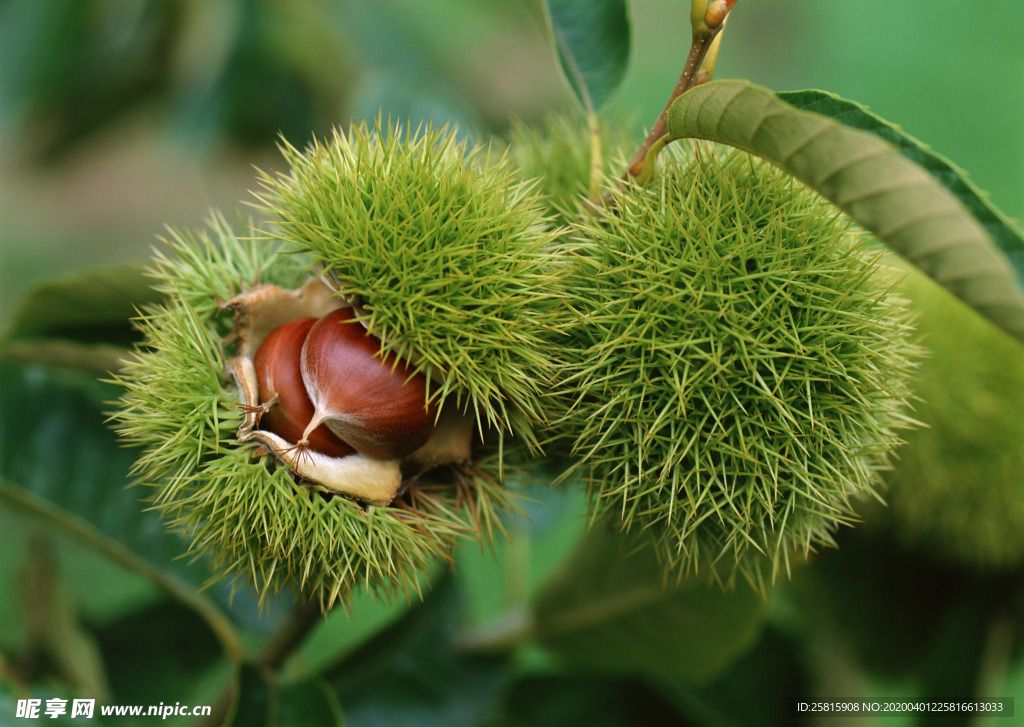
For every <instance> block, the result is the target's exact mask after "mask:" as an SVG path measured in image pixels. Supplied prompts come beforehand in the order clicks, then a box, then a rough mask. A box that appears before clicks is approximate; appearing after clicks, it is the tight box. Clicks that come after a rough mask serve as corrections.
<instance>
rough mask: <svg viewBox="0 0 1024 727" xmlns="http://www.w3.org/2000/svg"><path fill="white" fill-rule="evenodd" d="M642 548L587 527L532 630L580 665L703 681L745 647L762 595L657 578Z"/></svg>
mask: <svg viewBox="0 0 1024 727" xmlns="http://www.w3.org/2000/svg"><path fill="white" fill-rule="evenodd" d="M663 579H664V576H663V574H662V569H661V566H660V564H659V563H658V562H657V559H656V557H655V555H654V552H653V549H651V548H649V547H642V548H637V547H636V543H635V542H633V541H631V540H629V539H628V538H626V537H625V536H621V535H618V534H616V533H612V532H609V531H606V530H604V529H602V528H600V527H595V528H594V529H593V530H592V531H591V533H590V535H589V536H588V537H587V539H586V541H584V543H583V547H582V548H581V549H580V550H579V551H578V552H577V554H576V555H575V557H573V558H572V559H571V560H570V561H569V562H568V564H567V565H566V566H565V568H564V570H563V571H562V572H561V574H560V576H559V577H558V578H556V579H555V580H553V581H552V582H551V583H549V584H548V586H547V588H545V590H544V591H543V592H542V593H541V595H540V598H539V599H538V601H537V604H536V632H537V635H538V637H539V639H540V641H541V643H542V644H543V645H545V646H546V647H548V648H549V649H551V650H552V651H553V652H554V653H555V654H556V655H557V656H558V657H559V658H560V660H561V661H562V662H563V663H565V664H567V665H569V666H571V667H573V668H578V669H582V670H585V671H591V672H594V671H598V672H615V673H625V674H637V675H644V676H648V677H652V678H656V679H666V680H668V681H669V682H680V683H687V682H703V681H707V680H708V679H711V678H713V677H714V676H715V675H716V674H718V673H719V672H721V670H722V669H724V668H726V667H727V666H728V665H729V664H730V663H732V661H733V660H734V659H736V658H737V657H738V656H739V655H740V654H741V653H743V651H744V650H745V649H746V648H747V647H748V646H749V645H750V643H751V642H752V640H753V639H754V638H755V637H756V636H757V634H758V632H759V630H760V628H761V624H762V622H763V620H764V614H765V603H764V601H763V600H762V599H761V598H760V597H759V596H758V595H757V594H756V593H754V592H753V591H752V590H750V589H749V588H746V587H740V588H738V589H737V590H736V591H734V592H730V593H725V592H722V591H721V590H720V589H719V588H718V587H717V586H714V585H712V584H711V583H709V582H708V581H706V580H702V579H697V578H693V579H687V580H684V581H682V582H680V583H678V584H673V583H665V582H664V581H663Z"/></svg>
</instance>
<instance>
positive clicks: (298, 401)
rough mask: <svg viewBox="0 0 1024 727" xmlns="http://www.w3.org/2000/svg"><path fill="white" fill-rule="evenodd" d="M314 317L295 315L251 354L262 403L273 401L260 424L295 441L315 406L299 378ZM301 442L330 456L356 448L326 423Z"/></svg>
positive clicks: (269, 335)
mask: <svg viewBox="0 0 1024 727" xmlns="http://www.w3.org/2000/svg"><path fill="white" fill-rule="evenodd" d="M314 323H316V319H315V318H298V319H296V320H293V321H289V322H288V323H285V324H283V325H280V326H278V327H277V328H275V329H274V330H272V331H271V332H270V333H269V334H267V337H266V338H265V339H264V340H263V343H262V344H260V347H259V349H257V351H256V355H255V356H254V357H253V366H254V367H255V369H256V380H257V383H258V385H259V400H260V403H261V404H265V403H266V402H271V401H272V402H273V403H272V405H271V406H270V407H269V408H268V409H267V410H266V411H265V412H264V413H263V414H262V415H261V416H260V421H259V428H260V429H265V430H267V431H270V432H273V433H274V434H276V435H277V436H279V437H281V438H282V439H285V440H287V441H289V442H293V443H295V444H296V445H299V443H300V442H301V441H302V439H303V433H304V432H305V430H306V427H307V426H308V425H309V422H310V420H311V419H312V418H313V413H314V407H313V402H312V401H311V400H310V398H309V395H308V394H307V393H306V388H305V385H304V384H303V382H302V373H301V370H300V361H301V357H302V342H303V340H304V339H305V338H306V334H308V333H309V329H310V328H312V327H313V324H314ZM302 446H307V447H309V448H310V449H312V450H314V451H317V452H320V453H322V454H326V455H328V456H331V457H346V456H348V455H350V454H354V453H355V449H353V448H352V447H350V446H349V445H347V444H345V442H343V441H342V440H340V439H338V437H336V436H335V435H334V434H333V433H331V431H330V430H329V429H327V427H325V426H319V427H317V428H316V429H314V430H313V431H312V432H310V434H309V437H308V442H307V443H306V444H304V445H302Z"/></svg>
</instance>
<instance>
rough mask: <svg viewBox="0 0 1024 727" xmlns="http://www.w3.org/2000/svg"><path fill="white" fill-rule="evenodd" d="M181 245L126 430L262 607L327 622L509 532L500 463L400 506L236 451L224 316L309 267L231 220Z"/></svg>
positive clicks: (135, 373)
mask: <svg viewBox="0 0 1024 727" xmlns="http://www.w3.org/2000/svg"><path fill="white" fill-rule="evenodd" d="M170 243H171V246H172V254H170V255H167V256H161V257H160V258H159V260H158V262H157V264H156V266H155V268H154V270H153V275H154V277H155V278H156V287H157V288H158V289H159V290H161V291H162V292H164V293H165V294H166V296H167V297H166V301H165V302H164V303H163V304H161V305H156V306H151V307H149V308H147V309H146V310H145V311H144V312H143V314H142V316H141V318H140V319H139V321H138V327H139V328H140V330H141V331H142V332H143V334H144V335H145V343H144V345H143V347H142V348H141V349H140V350H139V351H138V352H137V353H136V354H135V355H134V356H133V357H132V358H131V359H130V360H129V361H127V362H126V363H125V366H124V368H123V370H122V372H121V373H120V375H119V376H118V377H117V378H118V381H119V382H120V383H121V384H122V385H123V386H124V388H125V393H124V396H123V399H122V405H121V408H120V410H119V411H117V412H116V413H115V414H114V420H115V422H116V425H117V427H118V429H119V432H120V434H121V435H122V437H123V438H124V439H125V441H126V442H128V443H130V444H134V445H138V446H140V447H142V454H141V456H140V458H139V460H138V461H137V464H136V468H135V474H136V475H137V476H138V478H139V480H140V481H142V482H143V483H145V484H148V485H150V486H151V487H152V488H153V494H152V498H151V499H152V501H153V503H154V504H155V507H156V508H158V509H159V510H160V511H161V512H162V514H163V515H164V517H165V518H166V519H167V520H168V521H169V522H170V523H171V524H172V525H173V526H174V527H175V528H177V529H178V530H180V531H181V532H183V533H184V534H185V535H186V536H187V537H188V538H189V539H190V540H191V549H192V551H193V552H195V553H198V554H208V555H209V556H211V557H212V559H213V560H214V562H215V566H216V571H217V572H218V573H221V574H223V575H225V576H230V577H233V578H234V579H235V580H236V581H237V582H239V583H247V584H250V585H252V586H254V587H255V589H256V590H257V591H258V592H259V593H260V594H261V595H263V594H266V593H268V592H277V591H279V590H281V589H290V590H293V591H296V592H300V593H303V594H305V595H306V596H307V597H309V598H312V599H317V600H319V601H320V603H321V604H322V606H323V607H324V608H325V609H326V608H329V607H330V606H331V605H332V604H333V603H335V602H341V603H346V602H347V601H348V600H349V599H350V598H351V596H352V594H353V592H354V591H355V590H357V589H361V588H365V589H367V590H370V591H372V592H374V593H381V594H387V595H390V594H391V593H394V592H396V591H405V592H407V591H409V590H410V589H415V588H416V587H417V578H418V575H419V574H420V573H422V572H424V571H426V570H427V569H428V568H429V567H430V566H431V565H432V563H433V562H435V561H436V560H437V559H438V558H448V557H450V554H451V550H452V548H453V547H454V545H455V543H456V541H457V540H458V539H460V538H463V537H479V538H481V539H490V537H491V535H492V530H493V529H494V528H500V524H499V514H500V513H503V512H505V511H507V510H509V509H511V508H514V505H513V503H512V502H511V500H510V496H509V494H508V492H507V491H506V490H505V489H503V488H502V487H500V486H498V485H497V484H496V483H497V472H498V469H499V462H498V461H497V457H496V456H488V457H485V458H484V459H482V460H479V461H475V462H474V467H473V469H472V470H467V471H465V472H462V473H460V474H459V475H458V476H457V477H455V478H454V481H449V482H447V483H446V484H445V486H443V487H442V486H436V487H435V486H432V485H431V483H430V481H429V478H425V479H424V480H422V481H420V482H419V483H418V484H417V488H416V490H415V494H410V495H409V496H408V497H407V498H406V500H405V501H403V502H402V503H401V504H399V505H396V506H392V507H369V506H363V505H360V504H357V503H355V502H353V501H351V500H349V499H346V498H343V497H331V498H325V497H323V496H321V494H320V493H319V492H318V491H316V490H313V489H306V488H304V487H300V486H297V485H296V483H295V482H294V481H293V479H292V477H291V475H290V474H289V472H288V471H287V470H286V469H285V468H284V467H275V464H274V461H273V457H272V456H270V455H264V456H262V457H258V458H254V456H253V455H254V450H255V447H254V445H253V444H240V443H239V442H238V441H237V440H236V438H235V437H236V432H237V430H238V427H239V425H240V423H241V421H242V410H241V407H240V405H239V395H238V391H237V389H236V386H235V384H234V382H233V381H231V380H230V379H229V377H228V375H227V361H226V356H227V355H228V350H229V349H230V346H231V341H230V338H227V339H226V337H228V336H229V334H230V332H231V329H232V320H231V313H230V311H228V310H226V309H224V308H223V307H222V306H221V304H222V303H223V302H225V301H227V300H229V299H231V298H232V297H234V296H235V295H237V294H238V293H240V292H242V290H243V289H245V288H248V287H251V286H252V285H254V284H255V283H257V282H262V283H273V284H277V285H280V286H282V287H288V288H291V287H296V286H297V285H299V284H300V283H301V282H303V280H305V278H306V277H308V272H306V268H307V267H308V265H309V264H311V261H309V260H308V259H303V258H302V256H296V255H282V254H280V249H279V248H280V246H279V245H275V244H268V243H267V242H252V241H249V242H244V241H242V240H240V239H239V238H237V237H236V236H235V235H234V234H233V233H232V232H231V230H230V229H229V228H228V226H227V225H226V223H225V222H224V221H223V220H221V219H216V220H214V221H213V223H212V224H211V227H210V230H209V232H204V233H201V234H197V235H191V234H177V233H176V234H175V235H174V236H173V238H172V240H171V241H170Z"/></svg>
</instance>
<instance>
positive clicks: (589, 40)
mask: <svg viewBox="0 0 1024 727" xmlns="http://www.w3.org/2000/svg"><path fill="white" fill-rule="evenodd" d="M547 10H548V17H549V18H550V21H551V36H552V42H553V44H554V47H555V51H556V53H557V55H558V63H559V66H560V67H561V69H562V74H563V75H564V76H565V79H566V81H567V82H568V83H569V86H570V87H571V88H572V91H573V93H574V94H576V98H577V99H579V101H580V103H581V104H582V105H583V108H584V109H585V110H586V111H587V112H588V113H593V112H595V111H600V110H601V108H602V107H603V106H604V105H605V104H606V103H608V101H609V100H610V99H611V98H612V96H613V95H615V92H616V91H617V90H618V89H619V86H620V85H621V84H622V80H623V78H625V75H626V66H627V65H628V63H629V42H630V27H629V16H628V14H627V11H626V0H547Z"/></svg>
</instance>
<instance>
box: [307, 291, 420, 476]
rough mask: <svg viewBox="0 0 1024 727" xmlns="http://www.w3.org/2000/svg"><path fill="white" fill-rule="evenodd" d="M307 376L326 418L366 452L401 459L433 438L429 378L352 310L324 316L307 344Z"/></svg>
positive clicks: (318, 416)
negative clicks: (388, 349) (387, 348)
mask: <svg viewBox="0 0 1024 727" xmlns="http://www.w3.org/2000/svg"><path fill="white" fill-rule="evenodd" d="M302 380H303V381H304V382H305V384H306V391H307V392H308V393H309V397H310V399H311V400H312V402H313V407H314V409H315V410H316V411H315V413H314V415H313V419H312V420H311V421H310V423H309V425H308V427H307V429H309V428H310V427H315V426H318V425H319V424H320V423H321V422H322V423H324V424H325V425H326V426H327V427H328V429H330V430H331V431H332V432H334V433H335V434H336V435H337V436H339V437H340V438H341V439H343V440H344V441H345V442H347V443H348V444H351V445H352V446H353V447H355V448H356V450H357V451H359V452H360V453H362V454H365V455H366V456H368V457H374V458H377V459H397V458H399V457H404V456H406V455H408V454H411V453H412V452H413V451H415V450H417V449H419V448H420V447H422V446H423V444H425V443H426V441H427V439H429V438H430V434H431V432H433V429H434V422H435V419H436V417H437V407H436V405H435V404H433V403H430V404H428V403H427V379H426V377H425V376H423V375H421V374H417V373H414V372H413V370H412V369H411V368H410V367H409V366H408V365H406V364H405V362H403V361H402V360H401V359H399V358H398V357H397V356H395V355H394V354H393V353H388V354H386V355H385V354H384V353H383V352H382V351H381V345H380V341H378V340H377V339H376V338H374V337H373V336H372V335H371V334H370V333H369V332H367V330H366V329H365V328H364V327H363V326H362V324H360V323H359V322H358V321H357V320H356V318H355V314H354V313H353V312H352V311H351V310H349V309H340V310H335V311H332V312H331V313H328V314H327V315H325V316H324V317H323V318H320V319H319V320H318V321H317V322H316V323H314V324H313V326H312V327H311V328H310V329H309V333H308V334H307V335H306V340H305V343H303V346H302Z"/></svg>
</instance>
